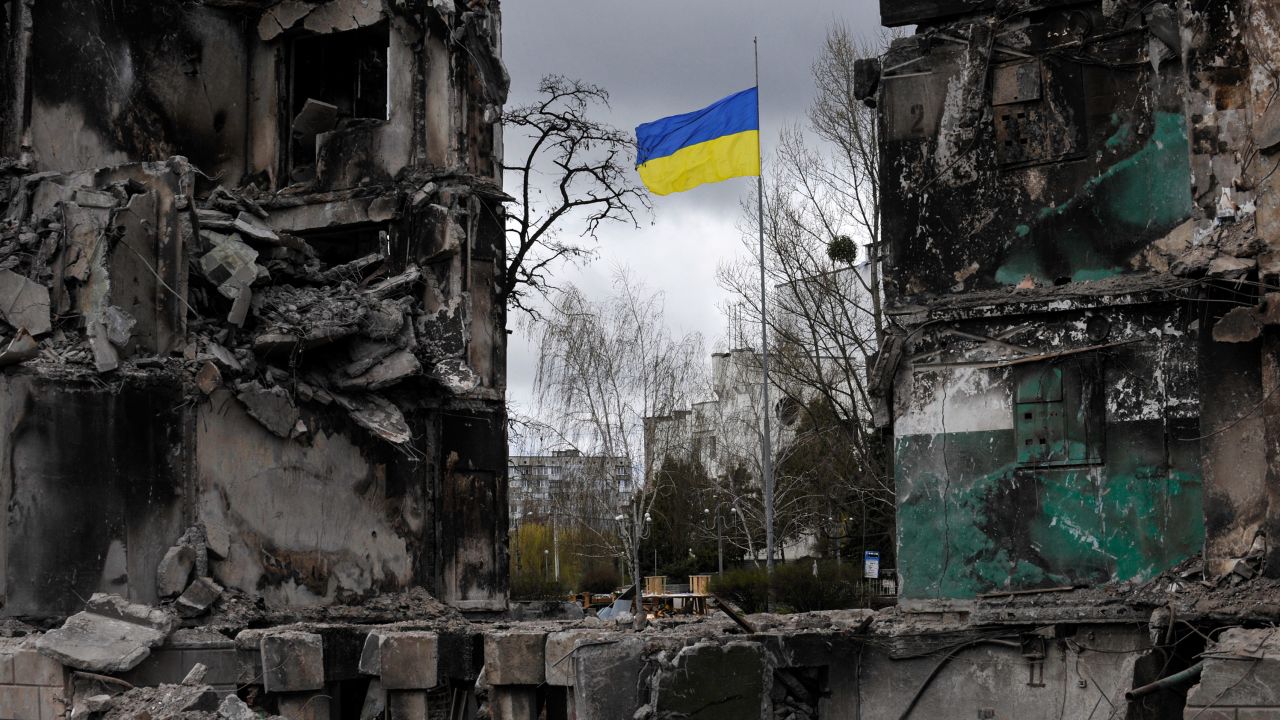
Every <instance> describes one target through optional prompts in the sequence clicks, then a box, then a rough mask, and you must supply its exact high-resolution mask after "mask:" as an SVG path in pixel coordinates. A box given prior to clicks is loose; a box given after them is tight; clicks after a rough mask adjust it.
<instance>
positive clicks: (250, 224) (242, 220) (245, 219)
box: [234, 212, 280, 245]
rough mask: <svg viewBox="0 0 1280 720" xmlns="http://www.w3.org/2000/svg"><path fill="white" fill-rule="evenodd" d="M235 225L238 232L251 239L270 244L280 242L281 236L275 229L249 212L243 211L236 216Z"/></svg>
mask: <svg viewBox="0 0 1280 720" xmlns="http://www.w3.org/2000/svg"><path fill="white" fill-rule="evenodd" d="M234 227H235V229H236V231H237V232H239V233H240V234H241V235H244V236H245V237H246V238H249V239H251V240H257V241H259V242H264V243H267V244H269V245H279V244H280V236H279V235H277V234H276V232H275V231H274V230H272V229H271V228H269V227H267V226H266V225H264V224H263V223H262V221H261V220H259V219H258V218H256V217H254V216H253V215H250V214H249V213H247V212H241V213H240V214H239V215H237V216H236V220H235V224H234Z"/></svg>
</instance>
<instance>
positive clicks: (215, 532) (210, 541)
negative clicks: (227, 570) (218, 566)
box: [204, 515, 231, 559]
mask: <svg viewBox="0 0 1280 720" xmlns="http://www.w3.org/2000/svg"><path fill="white" fill-rule="evenodd" d="M204 536H205V542H206V544H207V546H208V548H209V554H210V555H212V556H214V557H216V558H219V559H225V558H226V557H227V556H229V555H230V554H231V529H230V528H228V527H227V523H226V520H225V519H223V518H222V516H221V515H218V516H216V517H206V518H205V521H204Z"/></svg>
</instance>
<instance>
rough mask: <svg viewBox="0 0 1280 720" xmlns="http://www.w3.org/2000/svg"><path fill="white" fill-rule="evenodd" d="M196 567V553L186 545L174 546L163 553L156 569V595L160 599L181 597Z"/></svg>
mask: <svg viewBox="0 0 1280 720" xmlns="http://www.w3.org/2000/svg"><path fill="white" fill-rule="evenodd" d="M195 567H196V551H195V549H194V548H192V547H190V546H187V545H176V546H174V547H171V548H169V549H168V551H166V552H165V554H164V557H163V558H161V560H160V564H159V565H158V566H157V567H156V594H157V595H159V596H160V597H162V598H168V597H174V596H177V595H181V594H182V591H183V590H186V589H187V584H188V583H189V582H190V581H191V571H192V570H194V569H195Z"/></svg>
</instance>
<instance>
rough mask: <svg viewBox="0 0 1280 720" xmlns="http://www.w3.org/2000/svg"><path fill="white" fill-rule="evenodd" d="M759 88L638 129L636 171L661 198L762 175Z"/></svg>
mask: <svg viewBox="0 0 1280 720" xmlns="http://www.w3.org/2000/svg"><path fill="white" fill-rule="evenodd" d="M758 95H759V93H758V90H757V88H751V89H750V90H743V91H742V92H740V93H737V94H735V95H730V96H729V97H727V98H725V99H723V100H721V101H719V102H717V103H715V104H714V105H711V106H710V107H706V108H703V109H701V110H697V111H694V112H691V113H686V114H684V115H673V116H671V117H668V118H662V119H661V120H655V121H653V122H651V123H645V124H644V125H641V126H640V127H638V128H636V140H637V142H638V144H639V153H638V155H637V157H636V169H638V170H639V171H640V179H641V180H643V181H644V184H645V186H646V187H648V188H649V191H650V192H652V193H654V194H655V195H670V194H671V193H675V192H683V191H685V190H689V189H691V188H695V187H697V186H699V185H704V184H706V183H714V182H720V181H721V180H728V179H729V178H735V177H743V176H745V175H759V174H760V106H759V102H758Z"/></svg>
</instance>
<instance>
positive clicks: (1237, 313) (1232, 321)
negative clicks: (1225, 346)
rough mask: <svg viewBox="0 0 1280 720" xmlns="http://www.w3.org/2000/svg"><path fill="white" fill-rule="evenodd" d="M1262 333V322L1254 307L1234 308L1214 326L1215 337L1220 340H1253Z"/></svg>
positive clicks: (1236, 341)
mask: <svg viewBox="0 0 1280 720" xmlns="http://www.w3.org/2000/svg"><path fill="white" fill-rule="evenodd" d="M1261 335H1262V324H1261V323H1259V322H1258V312H1257V308H1254V307H1238V308H1233V309H1232V310H1231V311H1230V312H1228V313H1227V314H1226V315H1224V316H1223V317H1222V319H1221V320H1219V321H1218V322H1217V323H1216V324H1215V325H1214V326H1213V339H1214V340H1216V341H1218V342H1228V343H1242V342H1253V341H1254V340H1257V339H1258V338H1259V337H1260V336H1261Z"/></svg>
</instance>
